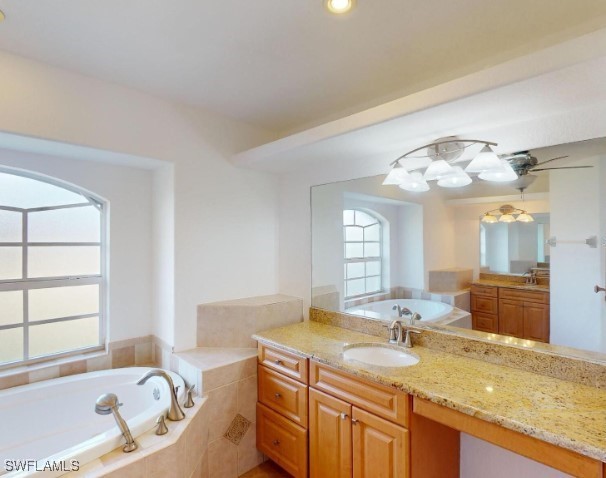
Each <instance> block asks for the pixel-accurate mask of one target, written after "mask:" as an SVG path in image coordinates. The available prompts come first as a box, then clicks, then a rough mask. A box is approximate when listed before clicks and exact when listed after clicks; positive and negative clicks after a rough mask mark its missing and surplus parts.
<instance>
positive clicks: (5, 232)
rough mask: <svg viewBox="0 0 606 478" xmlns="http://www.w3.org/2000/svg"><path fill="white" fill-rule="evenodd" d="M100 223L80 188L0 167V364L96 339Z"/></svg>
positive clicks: (97, 342) (99, 337)
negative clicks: (0, 168)
mask: <svg viewBox="0 0 606 478" xmlns="http://www.w3.org/2000/svg"><path fill="white" fill-rule="evenodd" d="M104 230H105V206H104V204H103V203H102V201H100V200H98V199H96V198H93V197H92V196H91V195H90V194H88V193H86V192H85V191H81V190H78V189H76V188H74V187H72V186H67V185H63V184H61V183H59V182H58V181H54V180H52V179H48V178H42V177H38V176H35V175H30V174H25V173H23V172H16V171H13V170H7V169H4V170H0V367H2V366H7V364H10V365H14V363H15V362H32V361H38V360H41V359H43V358H48V357H50V356H52V357H56V356H59V355H65V354H68V353H73V352H74V351H76V350H77V351H79V352H81V351H83V350H88V349H93V348H100V347H101V346H102V345H103V344H104V341H105V337H104V335H105V334H104V310H105V300H104V297H105V296H104V280H105V267H104V265H105V234H104Z"/></svg>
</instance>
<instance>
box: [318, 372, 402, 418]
mask: <svg viewBox="0 0 606 478" xmlns="http://www.w3.org/2000/svg"><path fill="white" fill-rule="evenodd" d="M310 382H311V383H310V384H311V385H312V386H313V387H315V388H317V389H318V390H322V391H323V392H326V393H328V394H330V395H332V396H333V397H337V398H340V399H342V400H345V401H346V402H349V403H351V404H353V405H356V406H358V407H360V408H362V409H363V410H366V411H369V412H371V413H374V414H375V415H378V416H380V417H383V418H385V419H387V420H390V421H392V422H395V423H398V424H400V425H404V426H405V427H407V426H408V422H409V397H408V394H406V393H404V392H401V391H399V390H395V389H393V388H391V387H386V386H384V385H380V384H377V383H374V382H371V381H369V380H364V379H361V378H357V377H353V376H352V375H350V374H348V373H344V372H341V371H339V370H336V369H334V368H331V367H328V366H327V365H322V364H319V363H318V362H314V361H313V360H312V361H311V362H310Z"/></svg>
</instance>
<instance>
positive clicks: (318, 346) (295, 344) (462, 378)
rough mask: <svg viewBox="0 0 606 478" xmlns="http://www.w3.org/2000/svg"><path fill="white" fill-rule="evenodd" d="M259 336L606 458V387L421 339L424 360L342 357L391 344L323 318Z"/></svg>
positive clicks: (269, 342)
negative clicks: (388, 363) (379, 361)
mask: <svg viewBox="0 0 606 478" xmlns="http://www.w3.org/2000/svg"><path fill="white" fill-rule="evenodd" d="M253 338H255V339H256V340H258V341H259V342H261V343H263V344H266V345H272V346H275V347H277V348H281V349H283V350H286V351H289V352H293V353H295V354H298V355H300V356H304V357H307V358H312V359H314V360H316V361H318V362H322V363H325V364H327V365H331V366H333V367H335V368H338V369H341V370H344V371H347V372H350V373H352V374H354V375H357V376H360V377H362V378H366V379H369V380H372V381H375V382H378V383H382V384H384V385H388V386H391V387H395V388H397V389H399V390H402V391H404V392H407V393H410V394H412V395H414V396H415V397H419V398H423V399H427V400H430V401H431V402H434V403H437V404H439V405H443V406H446V407H448V408H451V409H453V410H457V411H460V412H462V413H465V414H467V415H471V416H474V417H476V418H480V419H482V420H486V421H488V422H491V423H496V424H498V425H501V426H503V427H505V428H508V429H511V430H515V431H517V432H520V433H523V434H525V435H529V436H532V437H535V438H538V439H540V440H544V441H546V442H548V443H552V444H554V445H558V446H560V447H563V448H567V449H569V450H572V451H575V452H578V453H581V454H583V455H586V456H589V457H591V458H594V459H597V460H600V461H602V462H606V390H601V389H598V388H593V387H589V386H586V385H580V384H577V383H574V382H567V381H563V380H559V379H555V378H551V377H547V376H544V375H538V374H534V373H531V372H526V371H523V370H518V369H514V368H510V367H506V366H500V365H494V364H490V363H487V362H483V361H480V360H475V359H471V358H467V357H463V356H460V355H454V354H449V353H445V352H441V351H438V350H433V349H429V348H426V347H419V346H415V347H414V348H413V351H414V353H415V354H416V355H418V356H419V357H420V359H421V360H420V362H419V363H418V364H417V365H414V366H411V367H378V366H371V365H367V364H362V363H360V362H355V361H348V360H345V359H343V357H342V354H341V353H342V350H343V345H344V344H346V343H359V342H372V343H377V342H379V343H381V342H382V343H385V342H386V341H385V340H384V339H382V338H380V337H375V336H372V335H366V334H362V333H359V332H354V331H351V330H347V329H342V328H339V327H333V326H330V325H324V324H320V323H318V322H311V321H307V322H301V323H298V324H295V325H289V326H287V327H280V328H277V329H271V330H267V331H264V332H260V333H257V334H255V335H254V336H253Z"/></svg>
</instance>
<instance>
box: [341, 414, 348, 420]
mask: <svg viewBox="0 0 606 478" xmlns="http://www.w3.org/2000/svg"><path fill="white" fill-rule="evenodd" d="M347 417H349V415H348V414H347V413H341V420H347Z"/></svg>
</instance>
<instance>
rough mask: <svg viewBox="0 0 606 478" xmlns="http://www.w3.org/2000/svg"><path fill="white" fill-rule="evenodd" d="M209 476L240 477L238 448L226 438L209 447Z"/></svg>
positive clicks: (217, 477) (221, 477) (213, 477)
mask: <svg viewBox="0 0 606 478" xmlns="http://www.w3.org/2000/svg"><path fill="white" fill-rule="evenodd" d="M208 474H209V476H211V477H212V478H237V477H238V448H237V447H236V445H234V444H233V443H231V442H229V441H228V440H226V439H225V438H220V439H219V440H215V441H214V442H212V443H211V444H210V446H209V447H208Z"/></svg>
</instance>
